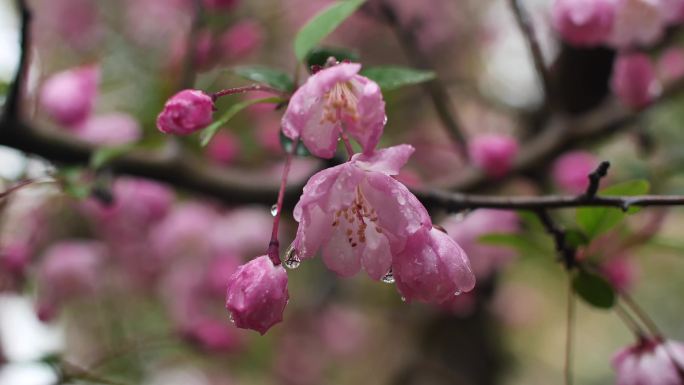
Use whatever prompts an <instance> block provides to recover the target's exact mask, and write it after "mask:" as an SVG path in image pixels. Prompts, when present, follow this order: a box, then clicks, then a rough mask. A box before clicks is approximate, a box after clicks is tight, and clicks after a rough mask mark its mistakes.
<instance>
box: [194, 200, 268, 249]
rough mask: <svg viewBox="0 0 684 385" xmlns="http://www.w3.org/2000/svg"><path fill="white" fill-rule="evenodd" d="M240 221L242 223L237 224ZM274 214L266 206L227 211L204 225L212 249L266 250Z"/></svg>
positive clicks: (205, 234) (244, 207)
mask: <svg viewBox="0 0 684 385" xmlns="http://www.w3.org/2000/svg"><path fill="white" fill-rule="evenodd" d="M237 223H239V224H240V225H239V226H236V224H237ZM272 226H273V217H272V216H271V214H269V212H268V210H267V209H266V208H264V207H257V206H243V207H239V208H235V209H233V210H230V211H228V213H226V214H225V215H223V216H221V217H220V218H218V219H217V220H215V221H213V222H211V227H208V228H206V229H204V236H205V237H206V238H205V239H206V242H208V244H209V246H210V247H211V248H212V251H213V252H218V253H222V252H232V253H234V254H236V255H239V256H242V257H244V256H247V255H253V254H254V253H258V252H263V251H264V250H266V248H267V247H268V242H269V240H270V237H271V229H272Z"/></svg>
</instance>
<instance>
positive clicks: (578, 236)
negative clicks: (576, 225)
mask: <svg viewBox="0 0 684 385" xmlns="http://www.w3.org/2000/svg"><path fill="white" fill-rule="evenodd" d="M565 242H567V244H568V245H569V246H571V247H574V248H577V247H579V246H584V245H588V244H589V237H587V236H586V234H584V233H583V232H582V231H580V230H577V229H569V230H566V231H565Z"/></svg>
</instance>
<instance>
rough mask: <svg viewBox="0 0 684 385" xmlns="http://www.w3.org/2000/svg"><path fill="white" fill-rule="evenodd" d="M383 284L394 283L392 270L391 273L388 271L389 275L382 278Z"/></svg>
mask: <svg viewBox="0 0 684 385" xmlns="http://www.w3.org/2000/svg"><path fill="white" fill-rule="evenodd" d="M382 282H384V283H394V274H393V273H392V269H390V271H388V272H387V274H385V275H384V276H383V277H382Z"/></svg>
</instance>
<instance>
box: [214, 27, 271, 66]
mask: <svg viewBox="0 0 684 385" xmlns="http://www.w3.org/2000/svg"><path fill="white" fill-rule="evenodd" d="M263 41H264V30H263V28H262V27H261V25H260V24H259V23H257V22H256V21H254V20H245V21H241V22H239V23H237V24H235V25H233V26H232V27H230V28H229V29H228V30H227V31H226V32H225V33H224V34H223V35H221V38H220V43H219V45H220V52H222V53H223V55H224V57H225V58H226V59H227V60H236V59H239V58H242V57H245V56H247V55H249V54H251V53H252V52H254V51H256V50H257V49H259V47H261V45H262V44H263Z"/></svg>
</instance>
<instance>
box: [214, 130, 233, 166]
mask: <svg viewBox="0 0 684 385" xmlns="http://www.w3.org/2000/svg"><path fill="white" fill-rule="evenodd" d="M206 151H207V156H208V157H209V159H211V160H213V161H215V162H216V163H221V164H230V163H232V162H233V161H234V160H235V158H237V157H238V155H239V153H240V141H239V139H238V138H236V137H235V135H233V134H231V133H229V132H226V131H221V132H219V133H217V134H216V135H214V137H213V138H211V142H209V145H208V146H207V150H206Z"/></svg>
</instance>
